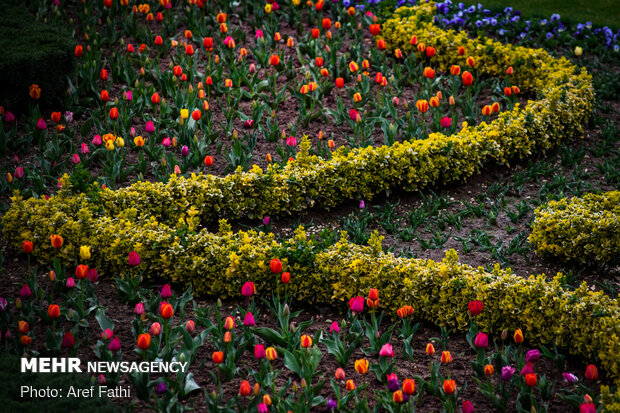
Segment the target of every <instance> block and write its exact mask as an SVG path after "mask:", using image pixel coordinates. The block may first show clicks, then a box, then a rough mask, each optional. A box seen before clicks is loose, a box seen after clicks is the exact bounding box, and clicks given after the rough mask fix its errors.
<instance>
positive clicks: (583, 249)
mask: <svg viewBox="0 0 620 413" xmlns="http://www.w3.org/2000/svg"><path fill="white" fill-rule="evenodd" d="M535 215H536V216H535V219H534V222H533V223H532V234H531V235H530V242H531V243H532V244H533V245H534V246H535V248H536V253H538V254H540V255H542V256H546V257H558V258H561V259H563V260H567V261H575V262H581V263H598V264H609V265H612V266H614V265H617V264H618V262H620V191H611V192H607V193H604V194H600V195H597V194H587V195H585V196H584V197H583V198H577V197H575V198H571V199H569V198H563V199H560V200H559V201H551V202H549V203H547V204H544V205H541V206H539V207H538V208H537V209H536V211H535Z"/></svg>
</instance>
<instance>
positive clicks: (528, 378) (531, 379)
mask: <svg viewBox="0 0 620 413" xmlns="http://www.w3.org/2000/svg"><path fill="white" fill-rule="evenodd" d="M537 382H538V377H536V373H531V374H526V375H525V384H527V385H528V386H529V387H534V386H536V383H537Z"/></svg>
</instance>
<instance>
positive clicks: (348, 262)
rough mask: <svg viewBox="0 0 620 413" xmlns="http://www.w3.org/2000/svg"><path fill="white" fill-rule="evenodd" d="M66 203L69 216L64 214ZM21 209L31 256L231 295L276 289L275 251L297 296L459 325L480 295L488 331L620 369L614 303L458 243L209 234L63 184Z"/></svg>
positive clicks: (223, 227)
mask: <svg viewBox="0 0 620 413" xmlns="http://www.w3.org/2000/svg"><path fill="white" fill-rule="evenodd" d="M13 202H14V204H16V205H19V204H22V203H24V200H23V199H21V198H20V197H14V198H13ZM63 208H64V209H65V211H64V212H61V209H63ZM67 208H68V209H71V210H72V214H67V213H66V212H68V211H67V210H66V209H67ZM17 211H18V209H12V210H11V211H9V214H7V215H6V216H5V222H6V221H7V220H9V219H10V220H17V221H18V222H21V224H22V226H23V230H22V231H20V232H19V233H18V234H16V235H15V236H14V237H11V238H10V239H11V241H12V243H14V244H21V242H22V241H23V240H32V241H33V242H34V254H35V256H37V257H38V258H39V259H42V257H47V259H53V258H54V257H58V258H60V259H62V260H63V261H69V262H75V263H76V264H77V263H78V262H80V261H79V247H80V246H81V245H89V246H90V247H91V252H92V258H91V259H90V260H89V261H88V264H89V265H91V266H94V267H97V268H98V269H99V271H100V272H101V273H103V274H119V273H120V274H125V275H131V274H133V273H135V272H137V271H140V272H144V273H145V274H146V275H148V276H156V277H162V278H164V279H169V280H173V281H176V282H180V283H184V284H188V285H192V286H193V287H194V289H195V291H196V293H197V294H207V295H212V296H222V297H226V296H238V295H239V293H240V291H241V286H242V285H243V283H244V282H245V281H248V280H251V281H254V282H255V283H256V286H257V289H258V291H259V292H261V291H262V292H268V291H273V290H276V289H278V288H282V285H281V283H280V281H279V274H278V275H274V274H272V273H271V270H270V267H269V262H270V260H271V259H272V258H275V257H278V258H280V259H281V260H282V262H283V266H284V270H286V271H289V272H290V273H291V274H292V277H291V283H290V284H289V285H288V287H287V288H289V289H290V292H291V293H292V294H293V295H294V296H295V297H296V298H297V299H299V300H302V301H305V302H314V303H334V302H339V301H346V300H348V298H350V297H351V296H354V295H357V294H365V293H366V292H367V291H368V289H369V288H371V287H373V288H379V290H380V292H381V302H382V306H385V307H384V308H389V309H390V310H392V311H395V310H396V309H397V308H399V307H401V306H402V305H404V304H409V305H412V306H413V307H414V308H415V310H416V314H417V315H418V317H419V318H421V319H425V320H428V321H432V322H436V323H440V324H442V325H446V326H450V327H453V328H459V329H466V328H467V325H468V321H469V320H468V315H467V303H468V302H469V301H471V300H474V299H479V300H482V301H484V303H485V311H484V315H483V317H482V318H481V320H480V324H481V325H482V327H483V328H484V329H485V330H486V331H488V332H492V333H499V332H501V331H502V330H503V329H515V328H523V329H524V330H525V331H526V334H527V336H528V338H529V339H531V341H532V342H534V343H546V344H548V343H550V342H552V341H553V340H556V342H557V344H558V345H559V346H561V347H563V348H566V349H567V350H568V351H570V352H571V353H575V354H581V355H584V356H588V357H591V356H594V355H596V356H598V357H599V358H600V360H601V362H602V365H603V366H604V367H605V368H606V369H607V370H608V371H609V372H611V373H612V374H614V375H620V359H619V358H618V357H617V355H618V354H619V352H620V305H619V304H620V303H619V302H618V300H616V299H612V298H609V297H608V296H606V295H604V294H603V293H601V292H592V291H590V290H589V288H588V286H587V285H586V284H585V283H584V284H583V285H582V286H580V287H579V288H578V289H576V290H575V291H568V290H565V289H564V288H563V287H562V283H561V280H560V277H557V278H555V279H553V280H551V281H548V280H547V279H546V277H545V276H544V275H539V276H537V277H533V276H532V277H530V278H527V279H526V278H523V277H521V276H517V275H514V274H513V273H512V272H511V270H510V269H507V270H502V269H500V268H499V265H496V267H495V269H494V270H493V272H491V273H489V272H486V271H485V270H484V269H483V268H482V267H479V268H472V267H470V266H468V265H465V264H460V263H459V262H458V257H457V255H456V253H455V252H454V251H450V252H448V253H447V255H446V258H445V259H444V260H443V262H434V261H431V260H428V261H427V260H422V259H405V258H397V257H394V255H393V254H391V253H389V254H386V253H383V251H382V247H381V238H380V237H378V236H377V235H376V234H373V236H372V237H371V239H370V241H369V246H358V245H355V244H352V243H349V242H348V241H347V240H346V234H345V235H343V238H342V239H341V240H340V241H339V242H338V243H336V244H335V245H332V246H330V247H327V248H325V247H323V246H321V245H320V244H319V243H318V242H317V241H316V240H313V239H308V238H307V237H306V234H305V232H304V231H303V229H302V228H300V229H298V230H297V231H296V233H295V236H294V238H292V239H290V240H289V241H287V242H285V243H282V244H280V243H277V242H276V241H275V240H274V235H273V234H271V233H257V232H255V231H248V232H244V231H239V232H237V233H235V232H233V231H231V228H230V225H228V224H227V223H226V221H225V220H222V221H220V230H219V232H218V233H210V232H208V231H207V230H206V229H203V230H200V231H198V232H193V231H189V230H188V229H187V228H185V229H183V230H180V229H175V228H172V227H169V226H167V225H165V224H163V223H160V222H157V221H156V220H155V219H154V218H152V217H151V218H148V219H142V218H139V217H137V211H136V210H135V209H133V208H132V209H129V210H127V211H126V212H124V213H122V214H119V216H117V217H113V218H112V217H108V216H98V214H97V211H96V210H95V209H93V207H92V205H90V204H88V202H86V197H85V195H80V196H77V197H74V196H70V195H68V191H61V194H60V195H59V196H56V197H53V198H51V199H50V201H49V215H46V214H41V215H37V214H35V215H32V216H27V215H25V214H15V212H17ZM190 225H191V223H190ZM54 232H57V233H59V234H61V235H62V236H63V237H64V240H65V242H64V245H63V246H62V248H61V249H59V250H53V249H52V247H51V245H50V241H49V234H50V233H54ZM134 249H135V250H136V251H137V252H138V253H139V254H140V257H141V260H142V263H141V264H140V266H139V267H138V268H134V269H132V268H130V267H129V265H128V263H127V255H128V253H129V252H130V251H132V250H134ZM48 262H49V261H48Z"/></svg>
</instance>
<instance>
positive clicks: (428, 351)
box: [426, 343, 435, 356]
mask: <svg viewBox="0 0 620 413" xmlns="http://www.w3.org/2000/svg"><path fill="white" fill-rule="evenodd" d="M426 354H428V355H429V356H430V355H433V354H435V346H433V344H432V343H428V344H427V345H426Z"/></svg>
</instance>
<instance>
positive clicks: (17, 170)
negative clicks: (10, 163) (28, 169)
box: [14, 166, 24, 179]
mask: <svg viewBox="0 0 620 413" xmlns="http://www.w3.org/2000/svg"><path fill="white" fill-rule="evenodd" d="M14 175H15V178H17V179H21V178H23V177H24V168H22V167H21V166H18V167H17V168H15V174H14Z"/></svg>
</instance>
